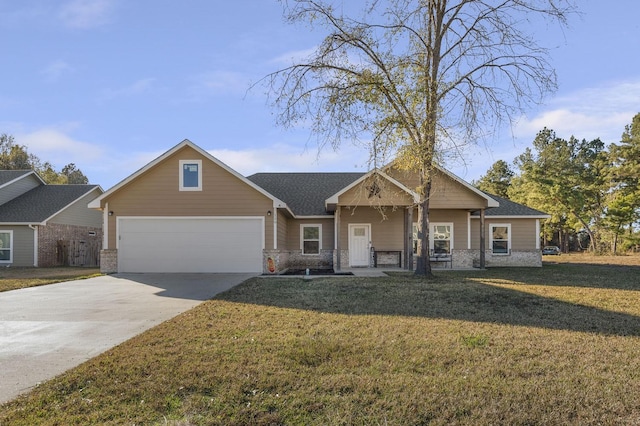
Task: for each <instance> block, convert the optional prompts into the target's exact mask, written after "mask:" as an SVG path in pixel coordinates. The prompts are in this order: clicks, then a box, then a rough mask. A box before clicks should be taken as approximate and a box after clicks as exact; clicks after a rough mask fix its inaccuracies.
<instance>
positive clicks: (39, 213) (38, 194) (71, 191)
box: [0, 185, 98, 223]
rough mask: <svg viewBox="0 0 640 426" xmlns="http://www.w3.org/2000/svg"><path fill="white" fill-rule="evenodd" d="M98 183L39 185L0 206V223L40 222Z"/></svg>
mask: <svg viewBox="0 0 640 426" xmlns="http://www.w3.org/2000/svg"><path fill="white" fill-rule="evenodd" d="M97 186H98V185H41V186H39V187H37V188H34V189H32V190H31V191H28V192H26V193H24V194H22V195H21V196H19V197H17V198H14V199H13V200H11V201H8V202H7V203H5V204H3V205H2V206H1V207H0V223H2V222H4V223H40V222H42V221H44V220H46V219H48V218H49V217H51V216H52V215H53V214H55V213H57V212H58V211H60V210H61V209H63V208H64V207H66V206H68V205H69V204H71V203H72V202H73V201H75V200H77V199H78V198H80V197H82V196H83V195H85V194H86V193H88V192H89V191H91V190H92V189H94V188H96V187H97Z"/></svg>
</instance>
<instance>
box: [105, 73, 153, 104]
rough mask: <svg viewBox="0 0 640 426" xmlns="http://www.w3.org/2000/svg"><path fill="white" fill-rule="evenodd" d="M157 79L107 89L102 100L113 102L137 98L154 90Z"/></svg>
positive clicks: (147, 79) (141, 80)
mask: <svg viewBox="0 0 640 426" xmlns="http://www.w3.org/2000/svg"><path fill="white" fill-rule="evenodd" d="M155 82H156V79H155V78H143V79H140V80H137V81H135V82H133V83H132V84H130V85H128V86H125V87H121V88H119V89H105V90H103V91H102V94H101V96H100V99H101V100H112V99H116V98H121V97H127V96H135V95H139V94H142V93H148V92H150V91H151V90H152V89H153V85H154V83H155Z"/></svg>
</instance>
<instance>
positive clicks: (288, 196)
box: [247, 173, 546, 216]
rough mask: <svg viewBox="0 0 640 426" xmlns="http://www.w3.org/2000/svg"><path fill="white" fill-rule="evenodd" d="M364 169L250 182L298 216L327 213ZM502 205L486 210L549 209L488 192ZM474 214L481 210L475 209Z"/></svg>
mask: <svg viewBox="0 0 640 426" xmlns="http://www.w3.org/2000/svg"><path fill="white" fill-rule="evenodd" d="M363 175H364V173H256V174H254V175H251V176H248V177H247V179H249V180H250V181H251V182H253V183H255V184H256V185H258V186H260V187H261V188H263V189H264V190H265V191H267V192H269V193H270V194H271V195H273V196H275V197H277V198H279V199H280V200H282V201H284V202H285V203H287V206H289V208H290V209H291V211H293V213H294V214H296V215H297V216H321V215H327V211H326V208H325V201H326V200H327V198H329V197H331V196H332V195H334V194H336V193H337V192H339V191H340V190H342V189H344V188H345V187H346V186H349V185H350V184H352V183H353V182H355V181H356V180H357V179H359V178H360V177H362V176H363ZM486 194H487V195H488V196H490V197H491V198H493V199H494V200H496V201H497V202H498V203H499V204H500V206H499V207H495V208H490V209H487V210H486V211H485V214H486V215H487V216H544V215H546V213H544V212H541V211H539V210H536V209H532V208H530V207H527V206H525V205H522V204H519V203H516V202H514V201H511V200H509V199H507V198H503V197H498V196H496V195H493V194H489V193H486ZM472 214H473V215H474V216H478V215H480V213H479V212H474V213H472Z"/></svg>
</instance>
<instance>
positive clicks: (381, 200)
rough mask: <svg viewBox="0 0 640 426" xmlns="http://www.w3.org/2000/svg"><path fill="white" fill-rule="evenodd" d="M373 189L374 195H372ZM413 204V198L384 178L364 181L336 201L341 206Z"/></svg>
mask: <svg viewBox="0 0 640 426" xmlns="http://www.w3.org/2000/svg"><path fill="white" fill-rule="evenodd" d="M373 188H376V191H375V192H376V193H372V189H373ZM413 203H414V200H413V197H412V196H410V195H409V194H407V192H406V191H405V190H404V189H401V188H399V187H398V186H396V185H394V184H393V183H391V182H390V181H389V180H387V179H384V178H377V179H375V181H374V180H373V179H369V180H365V181H363V182H362V183H360V184H358V185H356V186H354V187H353V188H351V189H349V190H348V191H346V192H345V193H344V194H342V195H340V197H339V199H338V204H340V205H343V206H373V207H377V206H410V205H412V204H413Z"/></svg>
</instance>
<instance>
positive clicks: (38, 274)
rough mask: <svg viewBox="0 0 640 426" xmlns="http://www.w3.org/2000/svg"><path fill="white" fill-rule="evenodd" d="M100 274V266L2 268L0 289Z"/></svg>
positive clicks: (6, 289) (0, 269) (12, 288)
mask: <svg viewBox="0 0 640 426" xmlns="http://www.w3.org/2000/svg"><path fill="white" fill-rule="evenodd" d="M98 275H100V269H99V268H79V267H63V266H60V267H56V268H17V267H11V268H0V291H9V290H16V289H19V288H27V287H36V286H39V285H45V284H53V283H59V282H62V281H70V280H79V279H84V278H90V277H95V276H98Z"/></svg>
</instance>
